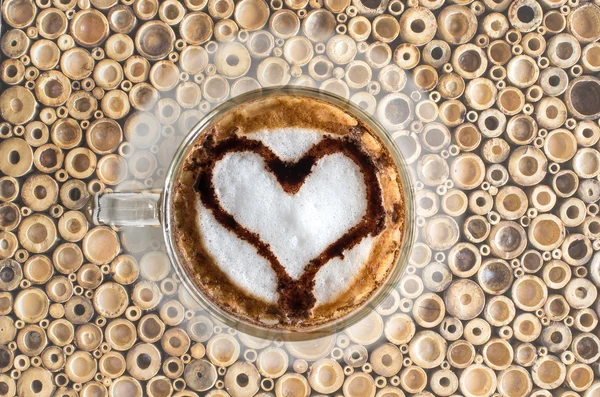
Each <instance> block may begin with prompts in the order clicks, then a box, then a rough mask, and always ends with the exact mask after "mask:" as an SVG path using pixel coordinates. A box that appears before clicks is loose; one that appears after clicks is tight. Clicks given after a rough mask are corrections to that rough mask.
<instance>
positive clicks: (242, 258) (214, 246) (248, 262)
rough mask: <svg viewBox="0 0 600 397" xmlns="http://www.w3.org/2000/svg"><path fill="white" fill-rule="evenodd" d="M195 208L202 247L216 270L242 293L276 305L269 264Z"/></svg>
mask: <svg viewBox="0 0 600 397" xmlns="http://www.w3.org/2000/svg"><path fill="white" fill-rule="evenodd" d="M197 208H198V222H199V225H200V231H201V233H202V238H203V241H204V244H205V246H206V249H207V250H208V251H209V252H210V253H211V254H212V256H213V258H214V260H215V261H216V262H217V264H218V265H219V268H220V269H221V270H222V271H223V272H224V273H225V274H226V275H227V277H229V279H230V280H232V281H233V282H235V283H236V284H237V285H238V286H239V287H241V288H242V289H244V290H245V291H248V292H251V293H252V294H254V295H256V296H257V297H258V298H261V299H263V300H265V301H267V302H270V303H276V302H277V276H276V275H275V272H274V271H273V269H272V268H271V265H270V264H269V262H268V261H267V260H266V259H265V258H263V257H262V256H260V255H258V254H257V253H256V249H255V248H254V247H253V246H252V245H250V244H248V243H247V242H246V241H244V240H242V239H240V238H238V237H237V236H235V235H234V234H233V233H231V232H230V231H229V230H227V229H226V228H224V227H223V226H222V225H221V224H220V223H219V221H217V220H216V219H215V217H214V216H213V214H212V212H210V211H209V210H208V209H206V208H205V207H204V206H203V205H202V204H200V203H199V204H198V205H197Z"/></svg>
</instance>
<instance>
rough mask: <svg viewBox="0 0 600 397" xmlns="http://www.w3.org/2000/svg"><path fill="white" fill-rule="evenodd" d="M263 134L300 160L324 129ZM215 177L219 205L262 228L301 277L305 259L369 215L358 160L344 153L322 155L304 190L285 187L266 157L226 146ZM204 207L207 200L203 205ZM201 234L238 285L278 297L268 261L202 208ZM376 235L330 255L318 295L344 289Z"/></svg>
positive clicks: (281, 152) (321, 299)
mask: <svg viewBox="0 0 600 397" xmlns="http://www.w3.org/2000/svg"><path fill="white" fill-rule="evenodd" d="M251 137H253V138H256V139H259V140H261V141H262V142H263V143H264V144H265V145H267V146H268V147H269V148H270V149H271V150H272V151H273V152H274V153H275V154H277V155H278V156H279V157H280V158H282V159H284V160H288V161H289V160H298V159H299V158H300V157H301V156H302V155H303V154H304V153H306V151H308V150H309V149H310V147H311V146H312V145H314V144H315V143H316V142H318V141H320V139H321V138H322V137H323V134H321V133H319V132H316V131H311V130H300V129H291V128H290V129H282V130H274V131H263V132H260V133H258V134H257V135H254V136H251ZM213 184H214V185H215V191H216V194H217V198H218V199H219V202H220V203H221V206H222V207H223V209H224V210H225V211H227V212H228V213H229V214H231V215H233V216H234V218H235V219H236V220H237V221H238V222H239V223H240V224H241V225H242V226H244V227H245V228H247V229H249V230H251V231H253V232H255V233H257V234H258V235H259V236H260V237H261V239H262V241H264V242H265V243H267V244H269V245H270V247H271V250H272V251H273V253H274V254H275V256H276V257H277V258H278V260H279V261H280V262H281V264H282V265H283V266H284V267H285V268H286V270H287V272H288V274H289V275H290V276H291V277H292V278H294V279H297V278H299V277H300V276H301V275H302V273H303V272H304V268H305V266H306V264H308V262H309V261H310V260H311V259H314V258H316V257H317V256H318V255H319V254H320V253H321V252H322V251H323V250H324V249H325V248H326V247H327V246H329V245H330V244H331V243H333V242H335V241H336V240H337V239H339V238H340V237H341V236H343V235H344V234H345V233H346V232H347V231H348V230H349V229H350V228H352V227H353V226H355V225H356V224H357V223H358V222H359V221H360V220H361V219H362V217H363V216H364V214H365V212H366V207H367V200H366V197H367V194H366V185H365V181H364V177H363V175H362V173H361V172H360V169H359V167H358V165H357V164H356V163H354V162H353V161H352V160H351V159H350V158H348V157H347V156H345V155H344V154H342V153H334V154H331V155H328V156H325V157H323V158H321V159H320V160H319V161H318V162H317V163H316V164H315V166H314V167H313V170H312V172H311V174H310V175H309V176H308V177H307V179H306V180H305V182H304V184H303V185H302V187H301V188H300V190H299V191H298V192H297V193H296V194H294V195H291V194H287V193H286V192H285V191H284V190H283V188H282V187H281V185H280V184H279V182H278V181H277V179H276V178H275V176H274V175H273V174H272V173H270V172H269V171H267V170H266V168H265V164H264V160H263V158H262V157H261V156H259V155H258V154H255V153H251V152H244V153H229V154H227V155H225V156H224V157H223V159H221V160H220V161H218V162H217V164H216V165H215V168H214V174H213ZM199 207H202V205H199ZM199 213H200V220H199V222H200V229H201V233H202V234H203V236H204V237H205V239H206V240H207V249H208V250H209V252H211V253H213V255H214V257H215V260H216V262H217V264H218V265H219V266H220V267H221V268H222V269H223V271H224V272H225V273H226V274H227V275H228V277H229V278H230V279H231V280H232V281H233V282H234V283H236V284H237V285H239V286H240V287H241V288H243V289H245V290H247V291H249V292H251V293H254V294H255V295H257V296H260V297H262V298H263V299H265V300H267V301H269V302H274V301H276V294H277V293H276V291H275V287H276V281H275V275H274V273H273V271H272V270H271V268H270V266H269V264H268V262H267V261H266V260H265V259H264V258H262V257H260V256H259V254H258V253H257V252H256V250H255V249H254V248H253V247H251V246H250V245H249V244H247V243H246V242H244V241H243V240H241V239H239V238H238V237H237V236H235V235H234V234H233V233H232V232H230V231H228V230H227V229H225V228H223V227H222V226H220V225H219V224H218V222H217V221H216V220H215V219H214V217H213V216H212V214H210V213H209V211H207V210H206V209H204V207H202V208H201V210H200V211H199ZM373 241H374V239H373V238H370V237H369V238H365V239H363V241H362V242H361V243H360V244H359V245H357V246H355V247H354V248H352V249H350V250H348V251H347V252H345V257H344V258H343V259H339V258H336V259H333V260H331V261H329V262H328V263H327V264H325V265H324V266H323V268H322V269H321V270H320V271H319V273H318V274H317V277H316V287H315V291H314V292H315V295H316V297H317V300H318V303H325V302H327V301H329V300H330V299H333V298H335V297H336V296H337V295H338V294H339V293H341V292H343V291H344V290H345V289H346V288H347V287H348V286H349V285H350V283H351V282H352V281H351V280H352V279H353V277H354V276H356V275H357V274H358V272H359V270H360V268H361V267H362V265H363V263H364V262H365V261H366V259H367V258H368V255H369V253H370V251H371V248H372V244H373Z"/></svg>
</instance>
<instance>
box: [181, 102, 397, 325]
mask: <svg viewBox="0 0 600 397" xmlns="http://www.w3.org/2000/svg"><path fill="white" fill-rule="evenodd" d="M172 214H173V215H172V216H173V219H172V225H173V232H172V233H173V235H174V241H175V244H176V248H177V251H178V255H179V256H180V262H181V263H182V264H183V266H184V268H185V270H186V273H187V274H188V275H189V277H190V278H191V280H192V281H193V283H194V284H195V285H196V286H197V287H198V288H199V289H200V291H201V292H202V294H203V295H204V297H205V298H207V299H209V300H210V301H212V302H213V303H214V304H216V305H217V306H219V307H220V308H221V309H223V310H224V311H225V312H228V313H229V314H230V315H233V316H234V317H237V318H239V319H241V320H244V321H247V322H251V323H254V324H257V325H260V326H262V327H270V328H276V329H298V328H308V327H313V326H317V325H322V324H325V323H328V322H330V321H333V320H336V319H339V318H340V317H343V316H344V315H346V314H348V313H349V312H351V311H353V310H354V309H356V308H358V307H360V306H361V305H362V304H364V303H365V302H366V301H367V300H368V299H369V298H370V297H371V296H372V295H373V293H374V292H375V291H376V290H377V289H378V288H379V287H380V286H381V285H382V284H383V283H384V282H385V281H386V279H387V277H388V275H389V274H390V272H391V271H392V270H393V268H394V266H395V264H396V262H397V258H398V255H399V252H400V248H401V245H402V241H403V239H404V229H405V218H406V214H405V198H404V196H403V190H402V182H401V179H400V175H399V172H398V170H397V168H396V165H395V164H394V161H393V158H392V156H391V154H390V153H389V152H388V150H387V148H386V147H385V145H384V144H383V143H382V142H381V141H380V139H379V138H378V137H377V136H376V134H375V133H374V132H373V131H371V129H370V128H369V127H368V126H367V125H366V124H364V123H363V122H362V121H361V120H359V119H357V118H356V117H354V116H353V115H351V114H350V113H348V112H346V111H345V110H344V109H342V108H339V107H337V106H334V105H332V104H330V103H328V102H325V101H322V100H319V99H315V98H310V97H304V96H299V95H289V94H281V95H273V96H268V97H265V98H260V99H256V100H253V101H251V102H247V103H244V104H242V105H238V106H237V107H234V108H232V109H229V110H227V111H226V112H225V113H224V114H223V115H221V116H220V117H218V118H217V119H216V120H215V121H214V122H212V123H211V125H209V126H208V127H207V128H206V129H205V130H204V131H203V132H201V133H200V135H199V136H198V138H197V139H196V141H195V142H194V143H193V144H192V147H191V149H190V150H189V151H188V152H187V154H186V156H185V158H184V160H183V164H182V166H181V168H180V170H179V172H178V174H177V179H176V182H175V186H174V197H173V201H172Z"/></svg>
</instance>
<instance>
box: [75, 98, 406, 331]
mask: <svg viewBox="0 0 600 397" xmlns="http://www.w3.org/2000/svg"><path fill="white" fill-rule="evenodd" d="M270 95H293V96H301V97H309V98H315V99H319V100H323V101H327V102H329V103H331V104H333V105H335V106H337V107H339V108H341V109H343V110H345V111H346V112H348V113H349V114H351V115H353V116H354V117H356V118H357V119H360V120H361V121H363V122H364V123H365V124H366V125H368V126H369V127H370V128H371V130H372V132H373V133H375V134H376V135H377V136H378V137H379V138H380V140H381V141H382V142H383V144H384V145H385V146H386V148H387V150H388V151H389V153H390V154H391V156H392V158H393V160H394V161H395V164H396V166H397V168H398V171H399V175H400V178H401V179H402V187H403V190H404V197H405V201H406V212H405V213H406V222H405V230H404V231H403V232H404V239H403V243H402V248H401V251H400V254H399V255H398V259H397V261H396V263H395V265H394V267H393V270H392V271H391V272H390V274H389V275H388V278H387V280H386V281H385V282H384V283H383V284H382V285H381V286H380V287H379V288H378V289H377V291H375V292H374V293H373V294H372V295H371V297H370V298H369V300H368V301H367V302H365V303H364V304H363V305H361V306H360V307H359V308H356V309H355V310H353V311H352V312H350V313H348V314H347V315H345V316H343V317H341V318H337V319H335V320H333V321H331V322H328V323H326V324H322V325H318V326H315V327H312V328H307V329H298V330H273V329H270V328H268V327H261V326H259V325H256V324H253V323H250V322H248V321H245V320H244V319H241V318H237V317H235V316H233V315H231V314H229V313H226V312H225V311H224V310H222V309H221V308H220V307H219V306H217V305H216V304H214V303H213V302H212V301H210V300H209V299H207V298H205V297H204V296H203V293H202V292H201V291H200V290H199V289H198V288H197V287H196V286H195V285H194V283H193V282H192V281H191V278H190V277H189V275H188V274H187V270H186V267H184V266H183V265H182V264H181V260H180V256H179V255H178V254H177V248H176V243H175V240H174V238H173V233H172V230H173V226H172V225H171V218H172V217H171V204H172V198H173V197H172V196H173V194H172V190H173V186H174V183H175V182H176V181H177V176H178V172H179V170H180V166H181V164H182V163H183V160H184V159H185V158H186V156H187V154H188V152H189V150H190V148H191V146H192V144H193V142H194V141H196V138H198V136H199V135H200V134H202V133H203V132H204V131H205V130H206V128H207V127H209V126H210V125H211V123H212V122H213V120H215V119H217V118H218V117H219V116H220V115H222V114H224V113H225V112H227V111H228V110H230V109H232V108H234V107H236V106H238V105H242V104H244V103H246V102H249V101H252V100H256V99H259V98H263V97H265V96H270ZM86 213H87V216H88V219H89V221H90V222H91V223H93V224H95V225H107V224H108V225H115V226H125V227H144V226H159V227H162V231H163V236H164V239H165V242H166V250H167V254H168V256H169V258H170V260H171V263H172V264H173V267H174V269H175V272H176V274H177V275H178V276H179V278H180V279H181V284H183V286H184V287H185V288H186V289H187V291H188V292H189V293H190V295H191V296H192V297H194V298H195V299H196V300H197V301H198V303H199V304H200V305H201V306H203V307H205V308H206V309H208V310H209V311H210V312H211V314H212V315H214V316H216V317H217V319H219V320H220V321H222V322H223V323H225V324H227V325H229V326H232V327H234V328H236V329H237V330H239V331H242V332H245V333H249V334H251V335H255V336H259V337H263V338H266V337H273V336H282V334H285V335H283V336H285V337H286V338H288V339H311V338H316V337H320V336H324V335H327V334H330V333H333V332H337V331H339V330H341V329H343V328H345V327H348V326H350V325H351V324H354V323H355V322H357V321H359V320H360V319H361V318H363V317H364V316H366V315H367V314H369V312H370V311H371V310H373V309H374V308H375V307H376V306H377V305H378V304H379V303H380V302H381V301H382V300H383V299H384V298H385V297H386V296H387V294H388V292H389V291H390V290H391V289H393V288H394V286H395V285H396V283H397V282H398V280H399V278H400V276H401V275H402V272H403V271H404V268H405V266H406V263H407V262H408V257H409V254H410V249H411V247H412V240H413V228H414V223H415V222H414V210H413V191H412V184H411V179H410V175H409V173H408V170H407V167H406V164H405V162H404V159H403V157H402V155H401V154H400V152H399V151H398V149H397V148H396V147H395V145H394V144H393V143H392V141H391V140H390V138H389V137H388V135H387V134H386V133H385V130H384V128H383V127H382V126H381V125H380V124H379V123H378V122H377V121H376V120H374V119H373V118H372V117H371V116H370V115H369V114H367V113H366V112H365V111H364V110H362V109H361V108H359V107H358V106H356V105H355V104H353V103H351V102H350V101H347V100H344V99H342V98H340V97H337V96H333V95H331V94H328V93H325V92H322V91H318V90H314V89H309V88H299V87H279V88H270V89H261V90H257V91H252V92H249V93H247V94H244V95H241V96H237V97H235V98H233V99H230V100H229V101H227V102H225V103H223V104H222V105H220V106H218V107H217V108H216V109H214V110H213V111H212V112H211V113H209V114H208V115H206V117H204V118H203V119H202V120H201V121H200V122H199V123H198V124H197V125H196V126H194V127H193V128H192V130H191V131H190V132H189V133H188V135H187V136H186V137H185V139H184V140H183V142H182V144H181V145H180V147H179V149H178V150H177V151H176V152H175V155H174V157H173V160H172V161H171V164H170V166H169V169H168V171H167V174H166V179H165V186H164V188H163V190H162V192H156V191H137V192H109V193H103V194H98V195H95V196H92V197H91V198H90V200H89V202H88V205H87V206H86Z"/></svg>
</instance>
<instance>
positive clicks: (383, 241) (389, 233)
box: [172, 95, 406, 329]
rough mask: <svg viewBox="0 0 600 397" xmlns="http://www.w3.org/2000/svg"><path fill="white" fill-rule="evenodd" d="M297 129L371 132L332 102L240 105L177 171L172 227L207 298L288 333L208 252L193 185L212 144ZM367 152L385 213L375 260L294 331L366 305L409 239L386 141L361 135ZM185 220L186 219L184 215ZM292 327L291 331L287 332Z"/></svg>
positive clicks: (273, 310)
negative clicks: (374, 167)
mask: <svg viewBox="0 0 600 397" xmlns="http://www.w3.org/2000/svg"><path fill="white" fill-rule="evenodd" d="M289 126H294V127H296V128H310V129H315V130H320V131H323V132H325V133H328V134H331V135H334V136H335V135H337V136H344V135H347V134H349V133H350V132H351V131H352V130H354V128H351V127H356V126H361V127H363V129H365V130H366V131H370V128H369V127H368V126H366V125H364V124H362V123H361V122H360V121H359V120H357V119H356V118H354V117H352V116H351V115H349V114H348V113H346V112H345V111H344V110H343V109H341V108H338V107H336V106H334V105H331V104H329V103H327V102H324V101H320V100H317V99H313V98H305V97H300V96H291V95H281V96H271V97H267V98H261V99H257V100H254V101H253V102H250V103H248V104H246V105H244V106H243V107H239V106H238V107H236V108H234V109H232V110H229V111H228V112H227V113H225V114H224V115H222V116H221V117H219V118H218V119H216V120H215V121H214V122H213V123H212V124H211V125H210V126H209V127H208V128H206V130H205V131H207V132H208V131H210V132H211V133H210V134H207V133H204V134H202V135H200V136H199V137H198V139H197V140H196V141H195V142H194V143H193V147H192V149H191V150H190V151H189V154H188V156H187V157H186V159H185V160H184V162H183V165H182V167H181V169H180V171H179V172H178V175H177V180H178V181H177V182H176V184H175V187H174V192H173V193H174V194H173V211H172V214H173V219H172V222H173V225H175V227H174V237H175V239H174V240H175V242H176V245H177V247H178V250H179V255H180V259H181V260H180V262H181V263H182V264H183V266H184V267H185V270H186V273H187V274H188V275H189V276H190V277H191V279H192V281H193V283H194V284H195V285H196V286H197V287H198V288H199V289H200V290H201V291H202V293H203V295H204V296H205V297H206V298H207V299H209V300H210V301H212V302H213V303H214V304H216V305H217V306H219V307H220V308H221V309H223V310H224V311H225V312H228V313H229V314H232V315H233V316H236V317H242V318H243V319H245V320H246V321H249V322H251V323H255V324H257V325H260V326H263V327H264V326H271V327H272V328H284V329H285V328H290V327H289V324H286V323H285V321H286V320H285V317H284V316H282V313H280V312H279V309H278V307H277V305H276V304H270V303H268V302H265V301H262V300H261V299H259V298H257V297H255V296H254V295H252V294H251V293H249V292H246V291H244V290H242V289H241V288H239V287H237V286H236V285H235V284H234V283H232V282H231V281H230V280H229V278H228V277H227V276H226V275H225V274H224V273H223V272H222V271H221V269H220V268H219V267H218V265H217V264H216V263H215V262H214V260H213V258H212V257H211V255H210V253H208V252H207V251H206V249H205V248H204V247H203V246H202V244H201V241H202V237H201V235H200V233H199V230H198V227H197V222H196V218H197V209H196V204H197V202H198V201H199V198H198V196H197V195H196V192H195V191H194V188H193V186H194V183H195V181H196V178H197V176H198V174H199V173H200V170H199V169H198V167H197V165H198V164H199V163H202V162H203V161H202V159H203V156H204V157H205V156H206V153H205V151H204V149H203V148H204V146H205V145H206V144H207V139H210V140H211V142H210V143H211V144H213V145H214V144H216V143H218V142H220V141H222V140H225V139H227V138H229V137H230V136H231V135H232V133H233V132H232V131H236V133H237V135H238V136H244V135H248V134H252V133H253V132H258V131H260V130H263V129H275V128H285V127H289ZM361 141H362V144H363V149H365V150H366V151H367V152H368V153H369V154H370V155H371V156H372V157H373V159H374V161H375V163H376V165H377V169H378V172H379V183H380V186H381V190H382V195H383V206H384V210H385V213H386V216H385V222H386V228H385V229H384V231H383V232H381V233H380V234H379V235H378V236H377V238H376V241H375V244H374V246H373V248H372V250H371V254H370V256H369V258H368V260H367V261H366V263H365V264H364V265H363V267H362V269H361V271H360V273H359V274H358V275H357V276H356V277H355V280H354V283H353V284H352V285H351V286H350V287H349V288H348V290H347V291H346V292H345V293H342V294H341V295H340V296H338V297H337V298H336V299H335V300H334V301H331V302H328V303H326V304H322V305H319V306H317V307H315V308H314V309H313V311H312V316H311V317H309V318H308V319H305V320H304V321H303V322H302V323H301V324H294V326H293V328H298V327H312V326H316V325H319V324H322V323H325V322H329V321H331V320H333V319H337V318H339V317H341V316H343V315H345V314H347V313H348V312H350V311H352V310H353V309H355V308H356V307H358V306H360V305H362V304H363V303H364V302H365V301H366V300H368V298H369V297H370V296H371V295H372V293H373V292H374V291H375V290H377V289H378V287H379V285H380V284H382V283H383V282H384V281H385V280H386V279H387V276H388V275H389V273H390V271H391V270H392V269H393V265H394V264H395V262H396V260H397V257H398V255H399V252H400V248H401V245H402V241H403V238H404V235H403V233H402V232H403V230H404V225H405V218H406V214H405V205H404V203H405V201H404V200H405V198H404V196H403V193H402V186H401V180H400V176H399V174H398V171H397V170H396V168H395V165H394V162H393V159H392V158H391V156H390V154H389V153H388V152H387V150H386V149H385V147H384V146H383V143H382V142H381V141H380V140H379V138H378V137H377V136H376V135H374V134H373V133H364V134H363V135H362V139H361ZM178 214H181V216H178ZM286 325H287V326H286Z"/></svg>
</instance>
